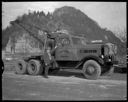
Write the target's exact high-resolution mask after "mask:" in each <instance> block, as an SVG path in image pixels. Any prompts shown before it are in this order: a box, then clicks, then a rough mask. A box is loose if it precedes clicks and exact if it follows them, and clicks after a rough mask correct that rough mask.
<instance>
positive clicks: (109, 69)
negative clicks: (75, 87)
mask: <svg viewBox="0 0 128 102" xmlns="http://www.w3.org/2000/svg"><path fill="white" fill-rule="evenodd" d="M107 68H108V69H107V70H105V71H103V72H102V74H101V75H102V76H106V75H108V76H110V75H112V74H113V73H114V67H113V66H108V67H107Z"/></svg>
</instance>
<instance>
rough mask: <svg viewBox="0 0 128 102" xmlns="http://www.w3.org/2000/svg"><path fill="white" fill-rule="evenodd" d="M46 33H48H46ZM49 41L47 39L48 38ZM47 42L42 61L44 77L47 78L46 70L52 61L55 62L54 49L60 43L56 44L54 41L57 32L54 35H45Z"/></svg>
mask: <svg viewBox="0 0 128 102" xmlns="http://www.w3.org/2000/svg"><path fill="white" fill-rule="evenodd" d="M47 34H48V33H47ZM47 38H48V39H49V40H50V41H51V42H50V41H48V39H47ZM47 38H46V39H47V42H46V43H47V44H46V48H45V50H44V63H45V67H44V77H45V78H48V71H49V68H50V67H51V64H52V63H56V61H55V50H56V49H57V47H58V46H60V45H61V44H57V42H56V38H57V34H55V35H47ZM53 46H54V48H53Z"/></svg>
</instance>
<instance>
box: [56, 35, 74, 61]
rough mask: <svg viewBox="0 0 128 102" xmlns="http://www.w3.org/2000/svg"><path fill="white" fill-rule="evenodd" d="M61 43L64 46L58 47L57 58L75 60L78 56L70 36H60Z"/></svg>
mask: <svg viewBox="0 0 128 102" xmlns="http://www.w3.org/2000/svg"><path fill="white" fill-rule="evenodd" d="M59 43H61V44H62V46H60V47H58V48H57V50H56V52H55V59H56V60H59V61H73V60H76V56H75V54H74V53H73V46H72V42H71V39H70V38H69V37H60V38H59Z"/></svg>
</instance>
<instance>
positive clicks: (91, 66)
mask: <svg viewBox="0 0 128 102" xmlns="http://www.w3.org/2000/svg"><path fill="white" fill-rule="evenodd" d="M82 70H83V75H84V76H85V78H87V79H92V80H96V79H98V78H99V76H100V75H101V66H100V65H99V64H98V63H97V62H96V61H94V60H88V61H86V62H85V63H84V65H83V69H82Z"/></svg>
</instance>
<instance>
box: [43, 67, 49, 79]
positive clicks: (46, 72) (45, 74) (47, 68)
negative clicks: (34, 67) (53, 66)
mask: <svg viewBox="0 0 128 102" xmlns="http://www.w3.org/2000/svg"><path fill="white" fill-rule="evenodd" d="M48 70H49V66H46V67H45V71H44V77H45V78H48Z"/></svg>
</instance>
